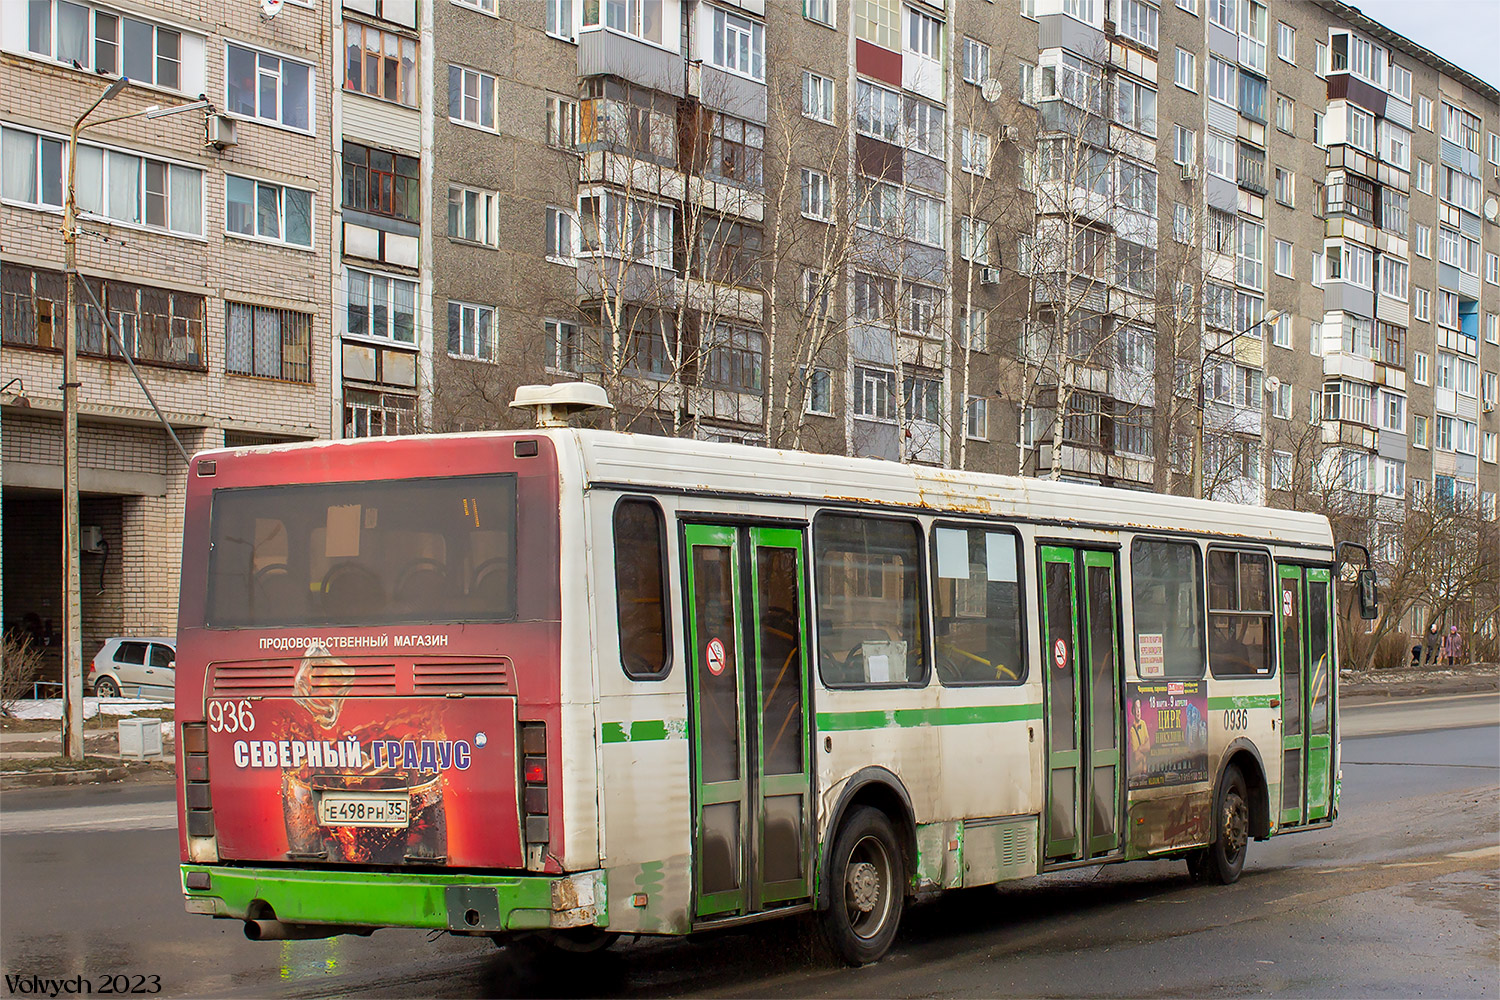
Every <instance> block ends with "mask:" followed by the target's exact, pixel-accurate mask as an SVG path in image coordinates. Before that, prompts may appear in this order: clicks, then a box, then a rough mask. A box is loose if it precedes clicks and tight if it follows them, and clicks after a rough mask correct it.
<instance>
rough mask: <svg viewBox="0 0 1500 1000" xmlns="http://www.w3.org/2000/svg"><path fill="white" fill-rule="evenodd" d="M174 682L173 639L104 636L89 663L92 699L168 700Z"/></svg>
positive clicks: (170, 696)
mask: <svg viewBox="0 0 1500 1000" xmlns="http://www.w3.org/2000/svg"><path fill="white" fill-rule="evenodd" d="M176 684H177V640H176V639H168V638H162V637H160V636H150V637H147V638H144V639H141V638H133V637H131V638H121V637H119V636H116V637H115V638H113V639H106V640H105V642H104V647H103V648H102V649H100V650H99V652H98V653H97V654H95V656H94V660H93V662H92V663H90V664H89V687H90V688H92V689H93V692H94V696H95V697H96V698H118V697H119V696H120V695H127V696H129V697H132V698H155V699H157V700H159V701H171V700H172V698H173V696H174V694H175V692H176V690H177V687H176Z"/></svg>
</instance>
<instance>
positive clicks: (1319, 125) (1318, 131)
mask: <svg viewBox="0 0 1500 1000" xmlns="http://www.w3.org/2000/svg"><path fill="white" fill-rule="evenodd" d="M1313 145H1314V146H1317V147H1318V148H1320V149H1322V148H1324V147H1325V146H1326V145H1327V143H1325V142H1324V141H1323V112H1321V111H1314V112H1313Z"/></svg>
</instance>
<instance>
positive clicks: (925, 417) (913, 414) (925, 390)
mask: <svg viewBox="0 0 1500 1000" xmlns="http://www.w3.org/2000/svg"><path fill="white" fill-rule="evenodd" d="M941 391H942V383H941V382H939V381H938V380H937V379H935V378H922V377H921V376H918V375H908V376H906V379H905V384H904V385H903V394H902V403H903V404H904V406H905V409H906V419H907V420H908V421H917V422H921V423H926V424H936V423H937V422H938V419H939V415H940V414H941V412H942V400H941V399H940V394H941Z"/></svg>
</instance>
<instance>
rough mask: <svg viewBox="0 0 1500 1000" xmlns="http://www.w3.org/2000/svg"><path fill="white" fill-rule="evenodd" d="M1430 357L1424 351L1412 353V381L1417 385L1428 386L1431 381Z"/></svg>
mask: <svg viewBox="0 0 1500 1000" xmlns="http://www.w3.org/2000/svg"><path fill="white" fill-rule="evenodd" d="M1428 363H1429V360H1428V357H1427V355H1426V353H1424V352H1422V351H1412V352H1411V380H1412V381H1413V382H1415V383H1416V384H1417V385H1427V384H1428V383H1429V380H1430V375H1429V374H1428Z"/></svg>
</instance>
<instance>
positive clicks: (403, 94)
mask: <svg viewBox="0 0 1500 1000" xmlns="http://www.w3.org/2000/svg"><path fill="white" fill-rule="evenodd" d="M344 49H345V60H344V89H345V90H352V91H354V92H356V93H360V94H367V95H369V96H370V97H378V98H380V99H381V100H383V101H391V102H392V103H394V104H403V105H405V106H406V107H408V108H414V107H416V106H417V99H418V96H419V94H418V91H419V83H418V80H417V43H416V41H415V40H413V39H411V38H407V37H406V36H405V35H398V34H396V33H394V32H390V31H382V30H381V29H379V28H376V27H372V26H371V25H368V24H360V23H359V22H358V21H345V22H344Z"/></svg>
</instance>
